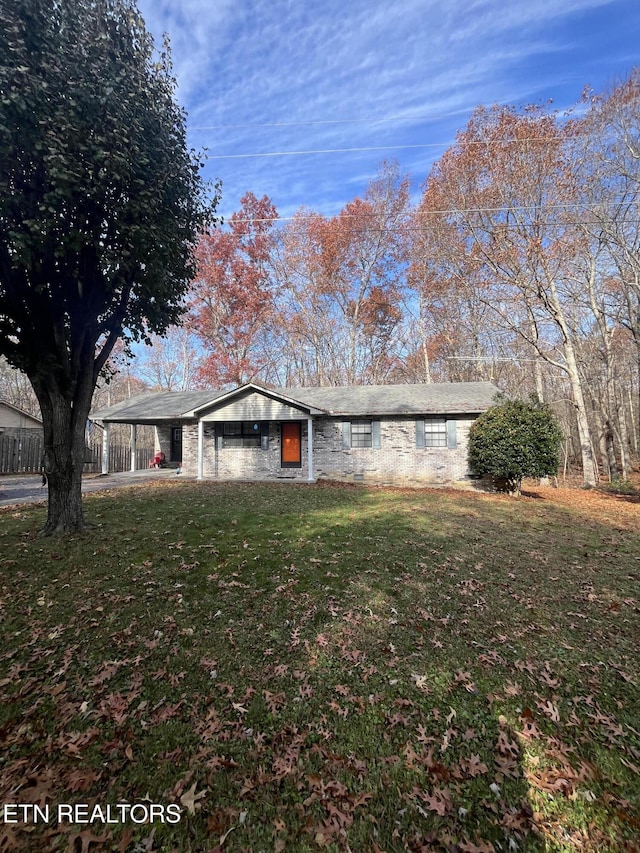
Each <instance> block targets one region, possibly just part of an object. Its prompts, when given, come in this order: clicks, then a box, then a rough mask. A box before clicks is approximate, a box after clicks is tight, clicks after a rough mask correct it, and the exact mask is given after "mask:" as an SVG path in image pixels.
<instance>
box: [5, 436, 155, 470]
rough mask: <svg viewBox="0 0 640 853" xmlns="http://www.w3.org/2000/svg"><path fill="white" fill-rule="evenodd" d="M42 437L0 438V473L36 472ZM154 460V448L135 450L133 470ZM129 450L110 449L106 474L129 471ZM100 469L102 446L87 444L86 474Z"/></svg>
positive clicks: (39, 463)
mask: <svg viewBox="0 0 640 853" xmlns="http://www.w3.org/2000/svg"><path fill="white" fill-rule="evenodd" d="M43 445H44V442H43V438H42V435H39V434H36V435H18V436H15V435H0V474H29V473H38V472H39V471H40V470H41V466H42V454H43V450H44V447H43ZM152 459H153V448H150V447H139V448H137V450H136V468H148V467H149V462H151V460H152ZM130 468H131V450H130V448H129V447H128V446H127V445H123V444H115V445H112V446H111V447H110V448H109V471H110V473H116V472H118V471H129V470H130ZM101 470H102V444H101V443H93V444H90V445H89V444H88V445H87V448H86V453H85V465H84V471H85V473H87V474H89V473H93V474H99V473H100V471H101Z"/></svg>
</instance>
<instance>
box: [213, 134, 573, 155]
mask: <svg viewBox="0 0 640 853" xmlns="http://www.w3.org/2000/svg"><path fill="white" fill-rule="evenodd" d="M562 140H563V137H561V136H540V137H535V136H529V137H523V138H513V139H470V140H468V141H466V142H462V141H458V142H457V143H455V144H456V145H459V146H462V147H465V146H475V145H513V144H514V143H522V142H561V141H562ZM452 144H453V143H452V142H451V141H450V140H449V141H448V142H422V143H420V144H417V145H371V146H361V147H354V148H317V149H309V150H306V151H258V152H252V153H250V154H205V159H206V160H239V159H248V158H253V157H301V156H307V155H311V154H347V153H353V152H362V151H400V150H406V149H412V148H446V147H447V146H450V145H452Z"/></svg>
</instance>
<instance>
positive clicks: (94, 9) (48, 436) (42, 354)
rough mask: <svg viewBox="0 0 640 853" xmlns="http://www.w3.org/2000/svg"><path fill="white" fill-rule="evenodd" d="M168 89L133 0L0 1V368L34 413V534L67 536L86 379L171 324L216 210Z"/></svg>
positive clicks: (76, 498) (87, 400) (162, 61)
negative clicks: (12, 371) (40, 439)
mask: <svg viewBox="0 0 640 853" xmlns="http://www.w3.org/2000/svg"><path fill="white" fill-rule="evenodd" d="M174 92H175V81H174V78H173V76H172V72H171V66H170V62H169V56H168V52H167V49H166V47H165V51H164V52H163V53H160V54H157V53H156V52H155V50H154V46H153V40H152V38H151V36H150V35H149V34H148V33H147V31H146V29H145V26H144V22H143V21H142V18H141V17H140V15H139V13H138V11H137V8H136V6H135V2H134V0H12V2H10V3H9V2H6V0H2V2H0V356H4V357H6V359H7V360H8V361H9V362H10V363H11V364H12V365H13V366H14V367H17V368H19V369H21V370H23V371H24V372H25V373H26V374H27V376H28V377H29V380H30V381H31V384H32V385H33V388H34V391H35V393H36V395H37V397H38V402H39V404H40V407H41V410H42V417H43V423H44V436H45V467H46V470H47V473H48V475H49V520H48V522H47V530H48V531H53V530H73V529H77V528H78V527H81V526H82V517H81V510H80V506H81V501H80V475H81V471H82V463H83V456H84V450H83V445H84V438H83V433H84V428H85V424H86V420H87V416H88V413H89V408H90V404H91V397H92V394H93V389H94V387H95V384H96V381H97V378H98V375H99V374H100V371H102V370H103V369H104V367H105V364H106V362H107V359H108V358H109V355H110V354H111V352H112V350H113V346H114V344H115V343H116V341H118V339H120V338H124V339H125V340H126V341H130V340H140V339H147V337H148V335H149V333H159V334H162V333H163V332H164V331H165V330H166V328H167V327H168V326H169V325H171V324H173V323H175V322H176V321H177V320H178V319H179V316H180V314H181V313H182V310H183V306H184V296H185V294H186V291H187V288H188V286H189V283H190V281H191V279H192V277H193V274H194V269H195V265H194V256H193V250H194V247H195V243H196V241H197V238H198V236H199V234H200V233H201V231H202V228H203V227H204V226H205V225H206V223H207V221H208V220H209V219H210V216H211V213H212V211H213V208H214V207H215V202H214V204H211V203H208V202H207V200H206V195H205V188H204V185H203V183H202V180H201V175H200V168H201V165H202V164H201V161H200V159H199V157H198V156H197V155H195V154H194V152H193V151H190V150H189V149H188V148H187V145H186V128H185V114H184V111H183V110H182V109H181V108H180V107H179V106H178V104H177V103H176V101H175V98H174ZM72 495H73V499H72V498H71V496H72Z"/></svg>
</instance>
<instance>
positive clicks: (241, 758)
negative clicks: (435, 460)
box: [0, 481, 640, 853]
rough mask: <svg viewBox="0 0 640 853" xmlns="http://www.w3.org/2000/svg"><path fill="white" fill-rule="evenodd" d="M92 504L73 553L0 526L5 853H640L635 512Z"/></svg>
mask: <svg viewBox="0 0 640 853" xmlns="http://www.w3.org/2000/svg"><path fill="white" fill-rule="evenodd" d="M86 510H87V516H88V518H89V520H90V521H91V522H93V524H94V525H95V528H94V529H93V530H92V531H91V533H88V534H86V535H83V536H77V537H74V538H66V539H42V538H40V537H39V536H38V535H37V530H38V529H39V528H41V527H42V526H43V523H44V510H43V508H42V507H28V508H24V509H20V510H15V509H14V510H5V511H2V512H0V579H1V591H0V640H1V643H0V699H1V705H0V743H2V752H1V754H0V805H1V804H2V803H4V804H9V805H10V807H9V808H8V809H7V806H5V821H7V822H5V823H4V824H3V823H2V822H1V820H0V850H1V851H5V850H7V851H8V850H28V851H42V853H46V851H67V850H69V851H76V850H77V851H83V852H84V851H86V853H93V851H98V850H104V851H112V850H113V851H160V850H163V851H178V852H179V853H188V851H193V853H202V851H214V850H224V851H252V853H259V851H272V850H273V851H287V853H289V851H293V853H295V851H313V850H320V849H325V850H335V851H338V850H340V851H343V850H344V851H347V850H351V851H354V853H360V851H365V853H368V851H372V853H375V851H387V853H391V851H403V850H410V851H431V850H436V851H437V850H443V851H444V850H446V851H461V853H462V852H463V851H468V853H473V851H493V850H496V851H517V850H523V851H537V850H540V851H542V850H549V851H572V850H576V851H578V850H579V851H584V850H596V849H597V850H598V851H607V850H610V851H617V850H637V849H638V848H637V846H636V844H637V839H638V838H640V665H639V660H640V617H639V601H638V581H639V579H640V525H639V522H640V505H639V504H638V503H637V498H633V497H625V496H620V495H607V494H599V493H596V492H590V493H585V492H582V491H578V490H575V491H563V490H557V491H556V490H552V489H536V490H535V491H534V492H529V495H528V496H525V497H523V498H520V499H509V498H506V497H502V496H495V495H494V496H491V495H480V494H473V493H463V492H453V491H445V490H441V491H435V490H434V491H410V490H391V489H388V490H385V489H367V488H364V487H358V488H356V487H349V486H337V485H331V484H321V485H317V486H308V485H290V484H273V485H254V484H238V485H233V484H212V483H189V482H179V481H176V482H173V481H171V482H164V483H161V484H158V485H156V486H146V487H143V488H132V489H129V490H123V491H119V492H117V493H115V492H114V493H109V492H106V493H100V494H96V495H93V496H91V497H89V498H87V499H86ZM16 804H37V805H38V806H39V809H40V810H39V811H38V812H36V811H31V812H29V811H28V810H23V811H20V810H19V809H18V808H17V805H16ZM74 804H79V810H78V811H77V812H73V811H72V807H73V805H74ZM124 804H129V806H130V805H132V804H135V806H137V811H136V810H135V809H132V810H129V811H127V808H129V806H127V807H126V808H125V806H124ZM109 805H110V806H111V807H112V809H114V810H116V811H113V812H112V813H111V815H109V814H108V813H107V811H106V810H107V806H109ZM60 806H64V807H65V808H63V809H62V810H60V808H59V807H60ZM96 806H98V807H99V808H98V809H97V811H95V810H94V809H95V807H96ZM169 806H172V808H173V810H169ZM178 807H179V809H180V811H179V812H178ZM118 809H119V811H117V810H118ZM113 814H116V815H117V816H119V817H117V818H116V819H113V820H112V821H111V822H106V821H107V820H108V819H109V817H110V816H111V817H112V816H113ZM178 814H179V816H180V820H179V821H178V820H177V818H175V815H178ZM91 815H93V817H94V818H95V820H94V822H77V823H73V820H74V819H75V818H79V819H80V820H81V821H82V820H85V821H89V820H90V817H88V816H91ZM70 816H71V817H70ZM145 816H148V817H151V816H152V817H153V822H152V823H144V822H143V821H144V820H145ZM172 816H173V817H172ZM58 817H60V820H58ZM23 818H26V819H23ZM35 818H37V819H35ZM134 818H135V819H134ZM169 818H171V820H169ZM34 819H35V820H34Z"/></svg>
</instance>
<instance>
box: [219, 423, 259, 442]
mask: <svg viewBox="0 0 640 853" xmlns="http://www.w3.org/2000/svg"><path fill="white" fill-rule="evenodd" d="M261 436H262V428H261V424H260V423H258V422H257V421H232V422H231V423H226V424H223V425H222V446H223V447H260V444H261Z"/></svg>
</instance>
